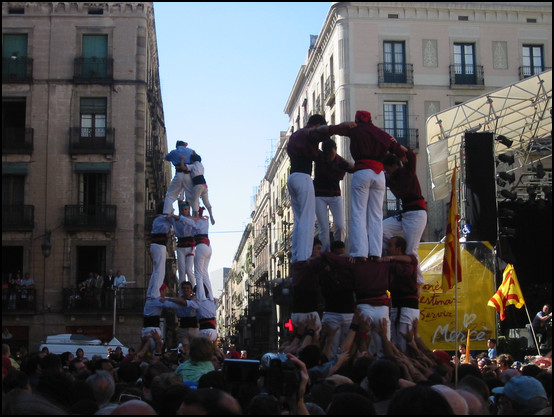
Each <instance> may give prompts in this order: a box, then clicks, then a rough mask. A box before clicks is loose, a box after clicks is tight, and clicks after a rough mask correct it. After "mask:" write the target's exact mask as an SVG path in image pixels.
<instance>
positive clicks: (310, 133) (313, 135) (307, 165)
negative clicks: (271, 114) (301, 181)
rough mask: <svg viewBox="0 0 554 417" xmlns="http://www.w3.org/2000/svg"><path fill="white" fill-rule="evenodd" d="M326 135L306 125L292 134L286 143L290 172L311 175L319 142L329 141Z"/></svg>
mask: <svg viewBox="0 0 554 417" xmlns="http://www.w3.org/2000/svg"><path fill="white" fill-rule="evenodd" d="M329 137H330V136H329V135H328V134H327V133H321V132H318V131H317V129H312V126H310V125H308V126H306V127H304V128H302V129H300V130H297V131H296V132H294V133H293V134H292V135H291V136H290V138H289V142H288V143H287V154H288V156H289V158H290V172H291V174H292V173H294V172H303V173H304V174H308V175H312V162H313V161H315V160H316V158H317V153H318V150H319V149H318V147H319V142H323V141H324V140H327V139H329Z"/></svg>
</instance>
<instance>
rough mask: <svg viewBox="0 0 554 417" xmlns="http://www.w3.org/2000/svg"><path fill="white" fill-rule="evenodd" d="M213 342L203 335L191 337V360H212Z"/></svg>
mask: <svg viewBox="0 0 554 417" xmlns="http://www.w3.org/2000/svg"><path fill="white" fill-rule="evenodd" d="M213 354H214V344H213V343H212V342H211V340H210V339H208V338H207V337H204V336H196V337H193V338H192V339H191V341H190V351H189V357H190V360H191V361H193V362H207V361H211V360H212V356H213Z"/></svg>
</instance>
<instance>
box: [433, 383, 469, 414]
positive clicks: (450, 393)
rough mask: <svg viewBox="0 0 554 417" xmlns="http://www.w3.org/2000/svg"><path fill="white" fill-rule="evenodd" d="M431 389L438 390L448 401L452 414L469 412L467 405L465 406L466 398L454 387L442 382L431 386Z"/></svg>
mask: <svg viewBox="0 0 554 417" xmlns="http://www.w3.org/2000/svg"><path fill="white" fill-rule="evenodd" d="M431 389H432V390H435V391H436V392H438V393H439V394H440V395H442V396H443V397H444V398H445V399H446V401H448V403H449V404H450V407H451V408H452V411H453V412H454V414H462V415H466V414H468V413H469V407H468V406H467V402H466V400H465V399H464V397H462V396H461V395H460V394H458V393H457V392H456V391H455V390H454V389H452V388H450V387H449V386H447V385H442V384H436V385H433V386H431Z"/></svg>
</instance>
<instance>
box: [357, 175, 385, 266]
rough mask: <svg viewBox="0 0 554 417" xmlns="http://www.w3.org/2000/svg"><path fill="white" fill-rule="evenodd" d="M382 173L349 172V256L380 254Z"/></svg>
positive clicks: (383, 180)
mask: <svg viewBox="0 0 554 417" xmlns="http://www.w3.org/2000/svg"><path fill="white" fill-rule="evenodd" d="M385 190H386V181H385V172H384V171H382V172H381V173H380V174H377V173H376V172H375V171H373V170H372V169H362V170H359V171H356V172H354V174H353V175H352V187H351V192H350V202H351V204H350V223H349V228H348V233H349V237H350V256H354V257H357V256H361V257H368V256H378V257H380V256H381V252H382V250H383V201H384V198H385Z"/></svg>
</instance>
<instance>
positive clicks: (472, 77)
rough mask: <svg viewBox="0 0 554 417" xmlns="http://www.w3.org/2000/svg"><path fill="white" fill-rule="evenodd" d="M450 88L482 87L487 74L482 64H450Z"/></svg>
mask: <svg viewBox="0 0 554 417" xmlns="http://www.w3.org/2000/svg"><path fill="white" fill-rule="evenodd" d="M449 69H450V88H454V89H455V88H462V89H482V88H483V87H484V86H485V75H484V72H483V66H482V65H464V66H462V65H450V67H449Z"/></svg>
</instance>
